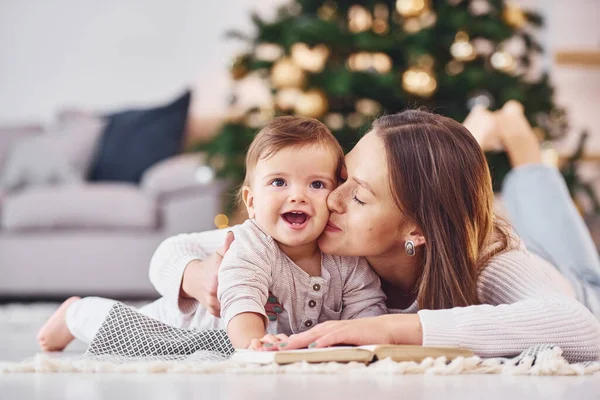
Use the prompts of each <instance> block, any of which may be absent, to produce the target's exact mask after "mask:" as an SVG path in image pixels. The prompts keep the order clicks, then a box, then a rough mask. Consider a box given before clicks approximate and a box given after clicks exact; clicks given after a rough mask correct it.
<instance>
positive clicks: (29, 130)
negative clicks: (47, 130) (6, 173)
mask: <svg viewBox="0 0 600 400" xmlns="http://www.w3.org/2000/svg"><path fill="white" fill-rule="evenodd" d="M43 131H44V128H43V127H42V126H41V125H35V124H32V125H20V126H18V125H15V126H0V171H2V169H3V165H4V163H5V161H6V157H7V156H8V153H9V152H10V149H11V147H12V146H13V144H14V143H15V142H16V141H18V140H20V139H22V138H26V137H33V136H36V135H39V134H40V133H42V132H43Z"/></svg>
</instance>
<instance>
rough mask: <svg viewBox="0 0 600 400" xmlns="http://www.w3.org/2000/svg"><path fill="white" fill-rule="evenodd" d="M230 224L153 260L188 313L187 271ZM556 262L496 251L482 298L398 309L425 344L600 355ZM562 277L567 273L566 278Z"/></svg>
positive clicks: (595, 335) (588, 320)
mask: <svg viewBox="0 0 600 400" xmlns="http://www.w3.org/2000/svg"><path fill="white" fill-rule="evenodd" d="M226 233H227V230H215V231H209V232H202V233H193V234H181V235H177V236H173V237H171V238H168V239H166V240H165V241H164V242H163V243H162V244H161V245H160V246H159V247H158V249H157V250H156V252H155V253H154V256H153V257H152V261H151V263H150V281H151V282H152V284H153V285H154V286H155V288H156V290H158V292H159V293H160V294H161V295H163V296H165V297H166V298H167V299H169V301H172V302H173V307H178V308H179V309H180V310H181V312H183V313H186V314H187V313H192V312H194V310H195V309H196V307H197V304H198V303H197V302H196V301H195V300H193V299H185V298H181V297H180V296H179V295H180V287H181V280H182V278H183V271H184V269H185V267H186V266H187V264H188V263H189V262H190V261H192V260H203V259H205V258H207V257H208V256H209V255H210V254H212V253H214V251H215V250H216V249H217V248H219V247H220V246H221V245H222V244H223V243H224V241H225V235H226ZM559 281H560V278H558V279H557V274H556V271H555V270H554V269H553V267H552V266H551V265H549V264H548V263H546V262H545V261H543V260H542V259H540V258H539V257H535V256H533V255H531V254H530V253H528V252H527V251H526V250H524V249H520V250H512V251H508V252H505V253H502V254H500V255H497V256H495V257H493V258H492V260H491V261H490V262H489V264H488V265H487V266H486V267H485V269H484V271H483V272H482V274H481V276H480V278H479V282H478V291H479V299H480V301H481V303H482V304H481V305H477V306H470V307H457V308H452V309H447V310H419V308H418V304H416V302H415V303H414V304H412V305H411V306H410V307H409V308H407V309H405V310H390V312H392V313H415V312H416V313H418V315H419V318H420V320H421V324H422V327H423V345H424V346H460V347H463V348H467V349H470V350H472V351H473V352H474V353H475V354H477V355H479V356H481V357H497V356H511V355H517V354H519V353H521V352H522V351H523V350H525V349H527V348H529V347H531V346H533V345H536V344H543V343H549V344H555V345H558V346H560V347H561V348H562V349H563V351H564V355H565V357H566V358H567V359H568V360H569V361H572V362H577V361H589V360H598V359H600V321H598V320H597V319H596V318H595V317H594V315H592V313H590V311H589V310H588V309H587V308H585V306H583V305H582V304H581V303H579V302H578V301H577V300H575V299H574V298H573V297H571V296H570V294H569V293H568V292H566V291H565V290H564V285H563V287H562V288H561V284H560V282H559ZM563 282H564V281H563Z"/></svg>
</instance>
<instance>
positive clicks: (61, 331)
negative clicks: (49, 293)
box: [37, 296, 80, 351]
mask: <svg viewBox="0 0 600 400" xmlns="http://www.w3.org/2000/svg"><path fill="white" fill-rule="evenodd" d="M79 299H80V297H76V296H74V297H70V298H68V299H67V300H65V302H64V303H62V304H61V305H60V307H58V310H56V311H55V312H54V314H52V316H51V317H50V319H48V321H46V323H45V324H44V326H42V328H41V329H40V331H39V332H38V335H37V341H38V343H39V345H40V347H41V348H42V350H43V351H62V350H63V349H64V348H65V347H67V345H68V344H69V343H71V342H72V341H73V339H75V337H73V335H72V334H71V332H70V331H69V328H68V327H67V320H66V314H67V308H69V306H70V305H71V304H72V303H73V302H75V301H77V300H79Z"/></svg>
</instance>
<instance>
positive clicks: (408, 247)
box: [404, 240, 415, 257]
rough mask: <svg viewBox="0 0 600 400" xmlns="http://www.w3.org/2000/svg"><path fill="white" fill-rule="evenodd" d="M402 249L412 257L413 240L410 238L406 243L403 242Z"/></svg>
mask: <svg viewBox="0 0 600 400" xmlns="http://www.w3.org/2000/svg"><path fill="white" fill-rule="evenodd" d="M404 250H406V254H408V255H409V257H412V256H414V255H415V242H413V241H412V240H407V241H406V243H404Z"/></svg>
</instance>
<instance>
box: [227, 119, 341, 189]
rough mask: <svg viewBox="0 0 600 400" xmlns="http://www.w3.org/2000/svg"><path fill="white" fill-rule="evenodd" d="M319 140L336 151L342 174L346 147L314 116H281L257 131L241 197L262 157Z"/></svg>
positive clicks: (247, 156)
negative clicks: (344, 148) (343, 148)
mask: <svg viewBox="0 0 600 400" xmlns="http://www.w3.org/2000/svg"><path fill="white" fill-rule="evenodd" d="M315 144H318V145H322V146H323V147H325V148H328V149H330V150H331V151H332V154H333V155H334V156H335V157H336V158H337V161H338V163H337V170H336V175H339V172H340V169H341V167H342V165H343V163H344V151H343V150H342V146H340V144H339V142H338V141H337V139H336V138H335V136H333V134H332V133H331V131H330V130H329V129H328V128H327V126H325V124H323V123H322V122H320V121H318V120H316V119H313V118H305V117H294V116H285V117H277V118H274V119H272V120H271V121H269V122H268V123H267V124H266V125H265V126H264V127H263V128H262V129H261V130H260V131H259V132H258V133H257V134H256V136H255V137H254V140H252V143H251V144H250V147H249V148H248V152H247V153H246V176H245V178H244V183H243V184H242V187H241V188H240V190H239V193H238V200H240V199H241V193H242V188H243V187H244V186H250V181H251V177H252V172H253V171H254V168H255V167H256V164H258V162H259V161H260V160H265V159H267V158H269V157H271V156H272V155H273V154H275V153H277V152H278V151H280V150H282V149H285V148H288V147H307V146H312V145H315Z"/></svg>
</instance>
